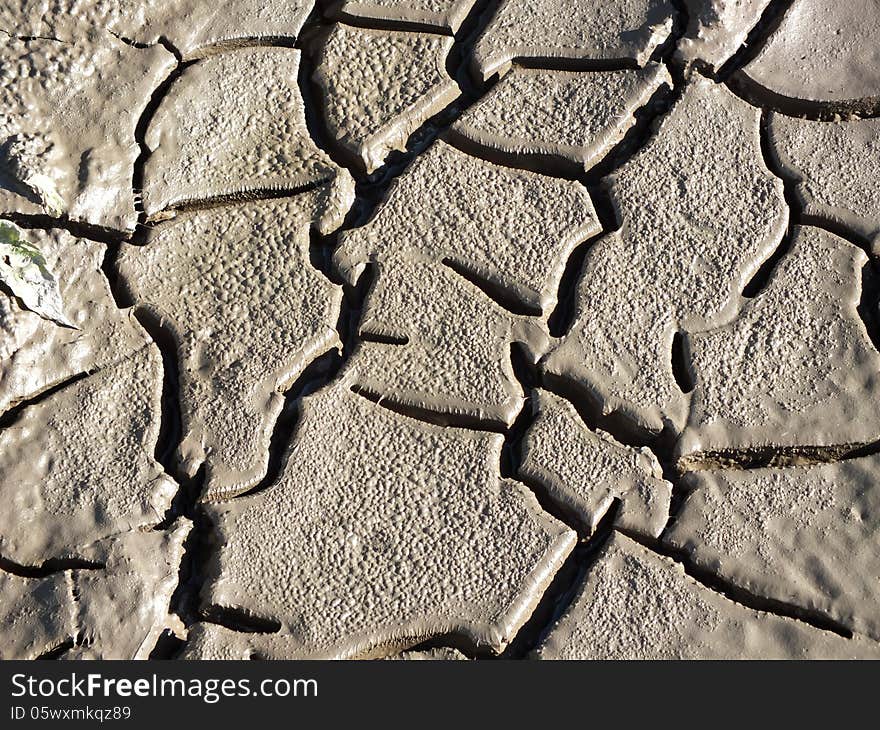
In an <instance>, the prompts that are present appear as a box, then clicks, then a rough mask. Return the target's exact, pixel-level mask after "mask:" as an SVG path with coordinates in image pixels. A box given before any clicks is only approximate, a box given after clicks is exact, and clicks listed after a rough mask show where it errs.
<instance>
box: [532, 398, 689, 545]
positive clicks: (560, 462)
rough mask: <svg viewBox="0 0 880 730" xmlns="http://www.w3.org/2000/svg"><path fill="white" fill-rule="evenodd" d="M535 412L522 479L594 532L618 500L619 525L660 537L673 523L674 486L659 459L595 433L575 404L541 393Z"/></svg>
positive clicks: (646, 452) (603, 434)
mask: <svg viewBox="0 0 880 730" xmlns="http://www.w3.org/2000/svg"><path fill="white" fill-rule="evenodd" d="M536 411H537V417H536V418H535V420H534V422H533V423H532V425H531V426H530V427H529V429H528V431H527V432H526V434H525V436H524V437H523V447H522V448H523V452H522V464H521V465H520V468H519V472H520V474H521V475H522V476H523V477H525V478H526V479H528V480H530V481H536V482H538V483H540V484H541V485H543V486H544V487H545V488H546V489H547V490H548V491H549V493H550V495H551V497H552V498H553V500H554V502H556V503H557V504H561V505H564V506H565V507H566V508H567V509H568V510H570V511H571V512H572V513H573V514H574V515H575V516H576V517H577V519H578V520H579V521H580V522H581V523H582V524H584V525H586V526H587V527H588V528H589V529H590V531H592V530H593V529H595V527H596V525H597V524H598V523H599V521H600V520H601V519H602V518H603V517H604V516H605V513H606V512H607V511H608V509H609V508H610V507H611V505H612V504H613V502H614V500H615V499H619V500H620V501H621V509H620V512H619V513H618V516H617V519H616V524H617V525H618V526H619V527H622V528H626V529H628V530H631V531H632V532H635V533H641V534H643V535H645V536H647V537H657V536H658V535H659V534H660V532H661V531H662V530H663V528H664V527H665V525H666V521H667V520H668V518H669V501H670V498H671V496H672V485H671V484H670V483H669V482H667V481H664V480H663V477H662V470H661V468H660V464H659V463H658V462H657V459H656V457H655V456H654V455H653V454H652V453H651V452H650V451H648V450H647V449H634V448H632V447H629V446H624V445H623V444H619V443H617V442H616V441H615V440H614V439H613V438H612V437H611V436H609V435H608V434H606V433H605V432H603V431H596V432H593V431H591V430H590V429H589V428H587V426H586V424H585V423H584V422H583V421H582V420H581V419H580V417H579V416H578V414H577V412H576V411H575V409H574V408H573V407H572V405H571V404H570V403H568V402H566V401H565V400H563V399H562V398H560V397H558V396H555V395H553V394H552V393H549V392H547V391H543V390H542V391H538V396H537V404H536Z"/></svg>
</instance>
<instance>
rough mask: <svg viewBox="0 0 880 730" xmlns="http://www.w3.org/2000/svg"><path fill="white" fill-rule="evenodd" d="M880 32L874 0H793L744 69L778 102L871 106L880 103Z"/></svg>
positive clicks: (764, 96) (763, 95)
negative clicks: (774, 28) (795, 0)
mask: <svg viewBox="0 0 880 730" xmlns="http://www.w3.org/2000/svg"><path fill="white" fill-rule="evenodd" d="M878 35H880V5H878V4H877V2H876V1H875V0H847V1H846V2H839V0H797V2H795V3H794V4H793V5H792V6H791V8H789V9H788V10H787V11H786V13H785V16H784V18H783V20H782V23H781V24H780V26H779V27H778V28H777V29H776V31H775V32H774V33H773V34H772V35H771V36H770V38H769V39H768V40H767V42H766V43H765V45H764V47H763V49H762V50H761V52H760V54H759V55H758V56H757V57H756V58H755V60H754V61H752V62H751V63H749V64H748V65H747V66H746V67H745V69H744V70H743V74H744V76H745V77H746V81H747V82H751V84H752V85H757V89H756V92H757V94H758V98H759V99H760V100H762V101H768V102H769V103H770V104H771V105H774V106H776V107H777V108H781V109H785V108H786V107H789V106H790V105H792V104H793V105H794V106H793V107H792V110H793V111H796V112H797V111H809V110H812V111H817V110H821V109H822V107H826V108H827V109H828V110H838V111H841V112H846V111H868V112H871V111H874V110H876V109H877V107H878V104H880V44H878V42H877V38H878ZM768 97H769V98H768ZM799 102H806V103H807V106H806V107H804V106H803V104H800V103H799Z"/></svg>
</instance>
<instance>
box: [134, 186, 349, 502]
mask: <svg viewBox="0 0 880 730" xmlns="http://www.w3.org/2000/svg"><path fill="white" fill-rule="evenodd" d="M324 192H325V191H321V190H318V191H313V192H310V193H304V194H301V195H299V196H296V197H294V198H285V199H278V200H265V201H257V202H252V203H247V204H242V205H238V206H233V207H228V208H218V209H211V210H204V211H196V212H192V213H186V214H183V215H181V216H180V217H179V218H178V219H177V220H175V221H173V222H171V223H169V224H166V225H164V226H161V227H159V228H157V229H155V230H154V231H153V232H151V234H150V236H149V240H148V243H147V245H146V246H144V247H136V246H129V247H126V248H125V250H124V251H123V252H122V254H121V256H120V258H119V270H120V273H121V275H122V277H123V278H124V279H125V281H126V282H127V285H128V288H129V290H130V292H131V295H132V299H133V300H134V302H135V305H136V307H137V308H138V310H139V311H142V312H145V313H146V314H147V315H148V317H149V319H150V320H152V321H153V322H155V323H156V324H157V325H159V326H162V327H165V328H167V329H168V330H170V332H171V334H172V336H173V338H174V341H175V344H176V346H177V353H178V367H179V380H180V389H181V391H180V400H181V411H182V419H183V428H184V438H183V443H182V444H181V446H180V457H181V462H182V466H183V469H184V471H185V472H186V473H187V474H190V475H193V474H195V472H196V471H197V470H198V468H199V466H200V465H201V464H202V463H205V464H206V467H207V469H206V478H207V480H206V492H207V493H208V495H210V496H212V497H216V496H219V495H232V494H235V493H238V492H241V491H243V490H245V489H247V488H249V487H251V486H253V485H254V484H256V483H257V482H259V481H260V479H262V478H263V476H265V474H266V468H267V464H268V459H269V441H270V437H271V435H272V430H273V427H274V425H275V420H276V418H277V417H278V414H279V412H280V411H281V407H282V405H283V397H282V395H281V394H282V392H283V391H284V390H285V389H286V388H288V387H289V386H290V385H291V384H292V383H293V382H294V380H296V378H297V377H298V376H299V374H300V373H301V372H302V371H303V370H304V369H305V368H306V366H308V365H309V363H310V362H311V361H312V360H314V359H315V358H316V357H318V356H319V355H321V354H322V353H324V352H326V351H327V350H329V349H330V348H332V347H334V346H338V345H339V338H338V336H337V334H336V330H335V324H336V320H337V318H338V316H339V308H340V304H341V300H342V288H341V287H339V286H336V285H333V284H331V283H330V282H329V281H328V280H327V279H325V278H324V277H323V276H322V274H320V273H319V272H318V271H317V270H316V269H314V268H313V267H312V266H311V264H310V262H309V230H310V228H311V225H312V221H313V219H314V218H315V217H316V215H317V214H318V213H319V211H320V209H321V206H322V204H323V198H324Z"/></svg>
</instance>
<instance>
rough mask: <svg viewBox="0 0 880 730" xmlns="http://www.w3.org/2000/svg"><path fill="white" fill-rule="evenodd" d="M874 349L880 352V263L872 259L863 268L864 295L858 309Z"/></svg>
mask: <svg viewBox="0 0 880 730" xmlns="http://www.w3.org/2000/svg"><path fill="white" fill-rule="evenodd" d="M856 311H857V312H858V314H859V316H860V317H861V318H862V322H863V323H864V325H865V330H867V332H868V337H869V338H870V339H871V343H872V344H873V345H874V349H875V350H877V351H878V352H880V263H878V261H877V260H876V259H870V260H869V261H868V262H867V263H866V264H865V265H864V267H863V268H862V295H861V298H860V299H859V305H858V307H857V308H856Z"/></svg>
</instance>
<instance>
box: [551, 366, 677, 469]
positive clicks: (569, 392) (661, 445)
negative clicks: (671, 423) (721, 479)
mask: <svg viewBox="0 0 880 730" xmlns="http://www.w3.org/2000/svg"><path fill="white" fill-rule="evenodd" d="M541 387H542V388H544V389H545V390H548V391H550V392H551V393H553V394H555V395H558V396H559V397H560V398H564V399H565V400H567V401H568V402H569V403H571V404H572V406H574V408H575V410H576V411H577V412H578V415H580V417H581V420H582V421H583V422H584V423H585V424H586V425H587V427H588V428H589V429H590V430H592V431H596V430H600V429H601V430H602V431H605V432H606V433H608V434H610V435H611V436H613V437H614V439H615V440H616V441H618V442H620V443H621V444H623V445H624V446H633V447H636V448H640V447H643V446H644V447H648V448H650V449H652V450H653V451H654V452H655V453H665V452H670V451H671V449H672V446H673V444H674V442H675V438H676V437H675V434H674V433H673V432H672V429H671V428H669V427H667V428H664V429H663V430H662V431H660V432H655V431H650V430H648V429H647V428H644V427H642V426H640V425H638V424H637V423H635V421H634V420H633V419H632V418H630V417H629V416H628V415H626V414H624V413H621V412H619V411H612V412H611V413H607V414H606V413H603V412H602V401H601V398H599V397H598V396H597V395H596V393H594V392H593V391H592V390H591V389H590V388H589V387H588V386H586V385H585V384H583V383H580V382H578V381H574V380H571V379H569V378H563V377H559V376H556V375H552V374H550V373H547V372H542V373H541ZM661 461H662V460H661Z"/></svg>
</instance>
